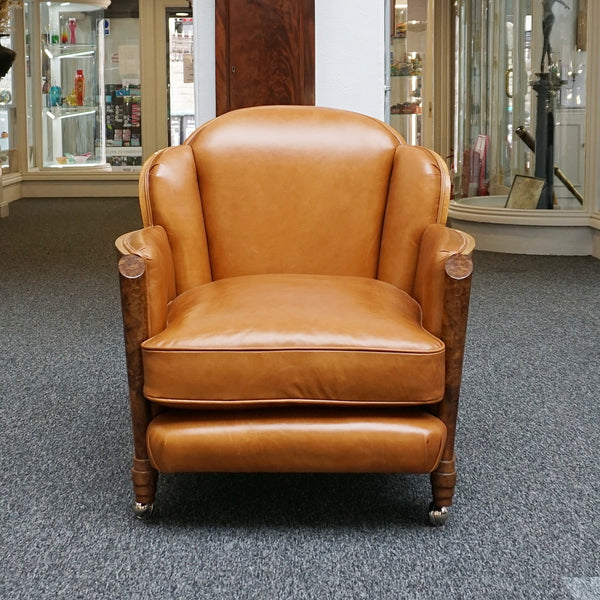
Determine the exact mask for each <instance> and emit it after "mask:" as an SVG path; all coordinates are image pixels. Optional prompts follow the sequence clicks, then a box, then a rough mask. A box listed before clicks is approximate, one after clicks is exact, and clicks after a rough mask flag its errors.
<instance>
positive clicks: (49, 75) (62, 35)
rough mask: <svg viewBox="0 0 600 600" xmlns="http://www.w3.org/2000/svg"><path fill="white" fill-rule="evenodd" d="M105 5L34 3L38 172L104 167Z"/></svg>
mask: <svg viewBox="0 0 600 600" xmlns="http://www.w3.org/2000/svg"><path fill="white" fill-rule="evenodd" d="M109 4H110V0H78V1H77V2H63V1H60V2H59V1H46V0H43V1H40V0H35V2H33V7H34V10H33V11H32V12H33V15H34V19H33V23H32V28H31V33H32V34H33V39H32V40H31V45H32V47H31V51H32V52H36V53H37V52H39V55H40V57H41V62H40V66H39V69H40V70H39V72H37V68H36V72H35V73H32V77H33V82H32V84H31V85H30V88H31V93H32V94H33V106H34V107H36V106H37V107H38V108H37V109H34V110H39V112H38V113H37V115H39V120H38V119H36V123H35V127H36V128H37V131H38V132H39V133H41V135H40V136H36V139H38V140H41V141H42V143H41V148H37V149H36V150H37V153H38V160H37V161H36V162H37V163H38V165H41V166H42V168H53V169H55V168H93V169H98V168H100V169H103V168H108V165H107V163H106V149H105V135H106V131H105V95H104V25H105V23H104V18H103V15H104V13H103V11H104V9H105V8H106V7H108V5H109ZM36 43H37V44H39V48H36V47H35V45H36ZM36 79H37V82H38V84H37V85H36ZM37 115H36V116H37ZM40 130H41V131H40Z"/></svg>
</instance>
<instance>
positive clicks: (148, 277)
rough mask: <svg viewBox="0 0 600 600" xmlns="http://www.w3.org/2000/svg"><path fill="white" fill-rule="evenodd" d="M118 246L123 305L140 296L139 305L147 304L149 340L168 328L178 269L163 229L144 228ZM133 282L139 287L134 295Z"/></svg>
mask: <svg viewBox="0 0 600 600" xmlns="http://www.w3.org/2000/svg"><path fill="white" fill-rule="evenodd" d="M115 246H116V247H117V251H118V253H119V254H120V260H119V272H120V275H121V298H122V302H123V306H125V301H126V300H127V299H126V296H128V295H131V294H136V295H138V296H140V297H139V299H138V300H137V301H136V302H137V303H138V304H139V303H142V304H143V305H144V307H143V312H144V313H145V315H146V316H145V321H146V322H145V324H144V325H145V329H146V332H145V333H146V337H151V336H153V335H155V334H156V333H158V332H159V331H162V330H163V329H164V328H165V326H166V322H167V305H168V304H169V302H170V301H171V300H173V298H174V297H175V293H176V292H175V290H176V287H175V269H174V267H173V256H172V254H171V247H170V245H169V240H168V238H167V234H166V232H165V230H164V229H163V228H162V227H160V226H153V227H145V228H144V229H139V230H137V231H132V232H130V233H126V234H124V235H122V236H120V237H119V238H117V240H116V242H115ZM134 280H135V281H136V284H135V287H137V288H139V289H137V290H136V291H135V292H134V290H133V287H134V285H133V281H134ZM130 300H131V299H130ZM141 308H142V307H141V306H140V309H141ZM124 316H125V315H124Z"/></svg>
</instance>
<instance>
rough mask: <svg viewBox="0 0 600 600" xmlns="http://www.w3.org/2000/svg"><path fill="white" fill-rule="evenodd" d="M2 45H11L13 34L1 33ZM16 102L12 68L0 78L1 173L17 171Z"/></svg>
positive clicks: (10, 46)
mask: <svg viewBox="0 0 600 600" xmlns="http://www.w3.org/2000/svg"><path fill="white" fill-rule="evenodd" d="M2 45H3V46H4V47H6V48H12V47H13V36H12V35H11V34H9V35H3V36H2ZM16 116H17V111H16V104H15V90H14V84H13V69H12V68H11V69H10V70H9V71H8V73H7V74H6V75H5V76H4V77H3V78H2V79H0V165H1V167H2V172H3V173H13V172H16V171H18V165H17V151H16V127H15V125H16Z"/></svg>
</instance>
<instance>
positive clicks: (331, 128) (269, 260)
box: [140, 106, 449, 292]
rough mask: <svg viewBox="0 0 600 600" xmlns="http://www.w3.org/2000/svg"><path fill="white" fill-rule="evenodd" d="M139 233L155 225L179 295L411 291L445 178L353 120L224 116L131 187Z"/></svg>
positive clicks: (154, 163) (155, 161)
mask: <svg viewBox="0 0 600 600" xmlns="http://www.w3.org/2000/svg"><path fill="white" fill-rule="evenodd" d="M140 190H141V197H140V202H141V206H142V215H143V219H144V224H145V225H162V226H163V227H164V228H165V229H166V230H167V234H168V236H169V240H170V242H171V246H172V249H173V256H174V261H175V273H176V278H177V287H178V291H179V292H180V291H183V290H185V289H188V288H189V287H192V286H193V285H197V284H198V283H202V282H204V281H209V280H211V279H221V278H225V277H232V276H238V275H249V274H256V273H314V274H335V275H356V276H362V277H379V278H381V279H384V280H386V281H389V282H390V283H393V284H395V285H398V286H399V287H401V288H403V289H406V290H407V291H410V290H411V286H412V280H413V277H414V270H415V267H416V260H417V252H418V246H419V242H420V238H421V236H422V234H423V231H424V230H425V228H426V227H427V225H429V224H430V223H435V222H438V223H439V222H442V223H443V222H445V219H446V213H447V205H448V195H449V178H448V174H447V169H446V167H445V164H444V163H443V162H442V161H441V159H440V158H439V157H438V156H437V155H436V154H435V153H433V152H431V151H428V150H425V149H424V148H419V147H414V146H407V145H406V144H405V143H404V141H403V140H402V138H401V137H400V136H399V135H398V134H397V133H396V132H395V131H394V130H393V129H392V128H391V127H389V126H387V125H386V124H384V123H382V122H380V121H378V120H376V119H373V118H370V117H367V116H365V115H360V114H357V113H352V112H348V111H343V110H337V109H328V108H318V107H306V106H267V107H255V108H249V109H242V110H237V111H233V112H230V113H226V114H224V115H223V116H221V117H218V118H217V119H214V120H212V121H209V122H208V123H206V124H204V125H203V126H201V127H199V128H198V129H197V130H196V131H195V132H194V133H193V134H192V135H191V136H190V137H189V138H188V139H187V140H186V142H185V144H184V145H183V146H179V147H174V148H168V149H165V150H162V151H160V152H158V153H157V154H155V155H154V156H153V157H152V158H150V159H149V160H148V161H147V163H146V165H145V167H144V170H143V172H142V175H141V178H140Z"/></svg>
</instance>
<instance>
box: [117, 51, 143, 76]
mask: <svg viewBox="0 0 600 600" xmlns="http://www.w3.org/2000/svg"><path fill="white" fill-rule="evenodd" d="M139 72H140V49H139V47H138V46H119V74H120V75H139Z"/></svg>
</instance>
